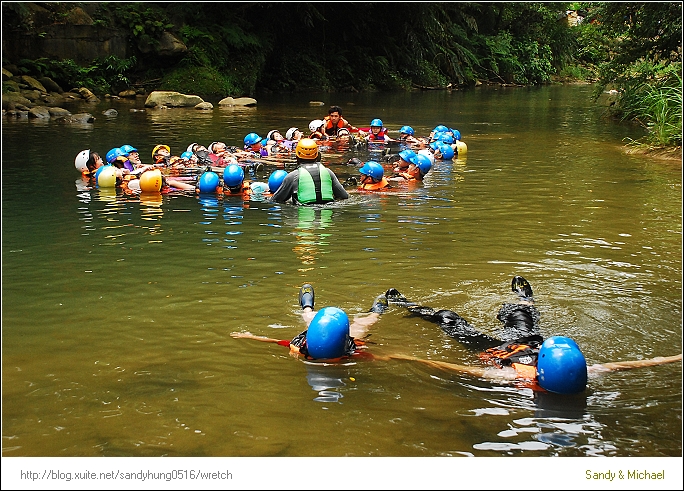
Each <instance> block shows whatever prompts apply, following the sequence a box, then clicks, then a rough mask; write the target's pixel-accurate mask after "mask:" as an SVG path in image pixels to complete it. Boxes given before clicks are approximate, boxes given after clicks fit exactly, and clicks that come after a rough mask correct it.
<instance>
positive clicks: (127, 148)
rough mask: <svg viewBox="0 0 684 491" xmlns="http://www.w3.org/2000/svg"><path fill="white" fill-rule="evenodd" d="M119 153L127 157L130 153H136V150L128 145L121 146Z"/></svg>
mask: <svg viewBox="0 0 684 491" xmlns="http://www.w3.org/2000/svg"><path fill="white" fill-rule="evenodd" d="M121 151H122V152H123V155H124V156H126V157H128V154H129V153H131V152H137V151H138V149H137V148H135V147H133V146H131V145H129V144H126V145H121Z"/></svg>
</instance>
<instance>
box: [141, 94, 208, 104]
mask: <svg viewBox="0 0 684 491" xmlns="http://www.w3.org/2000/svg"><path fill="white" fill-rule="evenodd" d="M201 102H204V100H203V99H202V98H201V97H200V96H197V95H185V94H181V93H180V92H173V91H164V90H155V91H154V92H152V93H150V95H148V96H147V100H146V101H145V107H157V106H166V107H195V106H196V105H197V104H200V103H201Z"/></svg>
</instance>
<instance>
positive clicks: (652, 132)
mask: <svg viewBox="0 0 684 491" xmlns="http://www.w3.org/2000/svg"><path fill="white" fill-rule="evenodd" d="M618 109H619V111H620V113H621V118H622V120H627V119H630V120H636V121H638V122H639V123H640V124H641V125H643V126H644V127H645V128H646V129H647V130H648V133H647V134H646V136H645V137H644V138H642V139H640V140H633V141H632V142H631V143H630V144H631V145H636V146H640V145H647V146H651V147H667V146H681V144H682V72H681V64H673V65H670V66H668V68H667V69H665V70H663V71H662V72H659V73H658V74H656V76H655V77H649V79H648V80H646V81H643V79H642V80H639V79H638V78H637V79H636V80H635V81H634V83H627V84H623V86H622V91H621V95H620V98H619V101H618Z"/></svg>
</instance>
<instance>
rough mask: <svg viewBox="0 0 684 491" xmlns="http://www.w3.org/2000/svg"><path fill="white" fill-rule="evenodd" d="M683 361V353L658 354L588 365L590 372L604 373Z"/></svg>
mask: <svg viewBox="0 0 684 491" xmlns="http://www.w3.org/2000/svg"><path fill="white" fill-rule="evenodd" d="M676 361H682V354H681V353H680V354H678V355H674V356H657V357H655V358H650V359H648V360H628V361H616V362H611V363H597V364H595V365H591V366H588V367H587V372H588V373H603V372H610V371H614V370H629V369H631V368H642V367H654V366H656V365H665V364H666V363H674V362H676Z"/></svg>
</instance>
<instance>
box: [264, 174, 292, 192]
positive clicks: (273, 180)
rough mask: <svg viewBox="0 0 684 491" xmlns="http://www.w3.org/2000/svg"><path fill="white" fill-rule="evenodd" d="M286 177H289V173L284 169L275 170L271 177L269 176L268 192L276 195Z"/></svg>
mask: <svg viewBox="0 0 684 491" xmlns="http://www.w3.org/2000/svg"><path fill="white" fill-rule="evenodd" d="M285 176H287V171H284V170H283V169H278V170H274V171H273V172H272V173H271V175H270V176H268V190H269V191H271V192H272V193H275V192H276V191H277V190H278V188H279V187H280V185H281V184H282V183H283V180H284V179H285Z"/></svg>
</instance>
